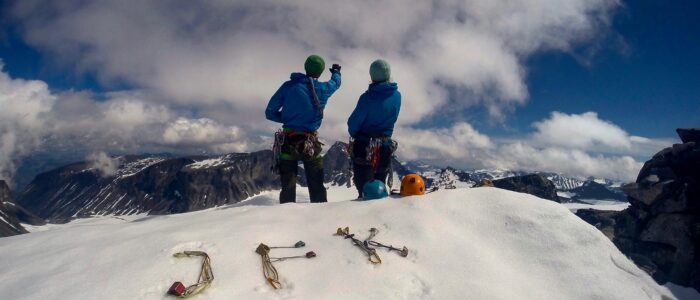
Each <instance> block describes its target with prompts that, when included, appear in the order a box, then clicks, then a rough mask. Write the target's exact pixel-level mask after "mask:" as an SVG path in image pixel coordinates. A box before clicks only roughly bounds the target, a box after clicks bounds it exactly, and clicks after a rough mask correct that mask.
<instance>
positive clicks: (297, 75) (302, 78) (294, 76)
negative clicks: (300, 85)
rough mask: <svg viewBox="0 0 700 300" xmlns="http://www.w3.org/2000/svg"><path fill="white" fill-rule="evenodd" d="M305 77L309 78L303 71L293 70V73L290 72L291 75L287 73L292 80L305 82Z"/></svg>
mask: <svg viewBox="0 0 700 300" xmlns="http://www.w3.org/2000/svg"><path fill="white" fill-rule="evenodd" d="M307 78H309V75H306V74H304V73H298V72H295V73H292V75H289V79H291V80H293V81H302V82H307V81H308V79H307Z"/></svg>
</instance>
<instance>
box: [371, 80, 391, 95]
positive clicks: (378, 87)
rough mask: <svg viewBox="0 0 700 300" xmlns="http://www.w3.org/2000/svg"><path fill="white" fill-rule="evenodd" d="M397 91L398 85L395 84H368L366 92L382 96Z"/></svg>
mask: <svg viewBox="0 0 700 300" xmlns="http://www.w3.org/2000/svg"><path fill="white" fill-rule="evenodd" d="M398 89H399V85H398V84H396V82H379V83H372V84H370V85H369V88H368V89H367V90H369V91H371V92H376V93H382V94H392V93H394V92H395V91H396V90H398Z"/></svg>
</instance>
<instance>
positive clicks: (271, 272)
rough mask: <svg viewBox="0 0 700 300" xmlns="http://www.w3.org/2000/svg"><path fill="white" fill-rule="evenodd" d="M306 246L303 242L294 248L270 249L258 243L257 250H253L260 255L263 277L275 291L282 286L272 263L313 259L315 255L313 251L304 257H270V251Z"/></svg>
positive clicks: (299, 242)
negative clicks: (295, 259) (296, 259)
mask: <svg viewBox="0 0 700 300" xmlns="http://www.w3.org/2000/svg"><path fill="white" fill-rule="evenodd" d="M304 246H306V244H305V243H304V242H303V241H298V242H297V243H296V244H294V246H289V247H286V246H285V247H270V246H268V245H265V244H263V243H260V245H258V248H257V249H255V253H257V254H260V257H261V258H262V265H263V276H265V280H267V282H268V283H269V284H270V285H271V286H272V287H273V288H275V289H280V288H282V284H281V283H280V280H279V273H278V272H277V269H276V268H275V266H273V265H272V262H277V261H284V260H287V259H294V258H314V257H316V253H314V252H313V251H309V252H306V254H305V255H297V256H287V257H270V249H280V248H301V247H304Z"/></svg>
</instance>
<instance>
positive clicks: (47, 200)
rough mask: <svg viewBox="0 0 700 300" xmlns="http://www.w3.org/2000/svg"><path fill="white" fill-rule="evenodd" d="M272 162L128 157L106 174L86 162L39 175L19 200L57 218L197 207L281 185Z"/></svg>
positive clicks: (252, 156) (267, 158)
mask: <svg viewBox="0 0 700 300" xmlns="http://www.w3.org/2000/svg"><path fill="white" fill-rule="evenodd" d="M272 163H273V162H272V152H271V151H259V152H254V153H244V154H229V155H225V156H221V157H216V158H206V157H181V158H167V157H151V156H149V157H144V156H126V157H122V158H120V159H119V169H118V170H117V172H116V174H113V175H110V176H107V177H102V176H101V175H100V172H99V171H98V170H96V169H92V168H90V165H89V163H86V162H81V163H75V164H71V165H68V166H65V167H63V168H59V169H56V170H53V171H50V172H46V173H43V174H40V175H38V176H37V177H36V178H35V179H34V181H32V183H30V184H29V185H28V186H27V187H26V189H25V190H24V192H23V193H22V194H21V195H20V197H19V199H18V203H20V204H22V205H23V206H24V207H26V208H27V209H29V210H31V211H32V212H35V213H37V214H38V215H39V216H40V217H41V218H45V219H47V220H49V221H51V222H67V221H70V220H71V219H73V218H76V217H77V218H80V217H88V216H91V215H106V214H116V215H127V214H137V213H148V214H169V213H181V212H187V211H194V210H200V209H205V208H210V207H213V206H217V205H224V204H230V203H236V202H239V201H241V200H244V199H246V198H248V197H250V196H253V195H255V194H257V193H260V192H261V191H264V190H270V189H274V188H279V176H278V175H276V174H274V173H273V172H272V171H271V169H270V167H271V166H272Z"/></svg>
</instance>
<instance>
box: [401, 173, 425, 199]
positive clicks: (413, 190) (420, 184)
mask: <svg viewBox="0 0 700 300" xmlns="http://www.w3.org/2000/svg"><path fill="white" fill-rule="evenodd" d="M414 195H425V182H424V181H423V177H420V175H418V174H408V175H406V176H404V177H403V179H401V196H414Z"/></svg>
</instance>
